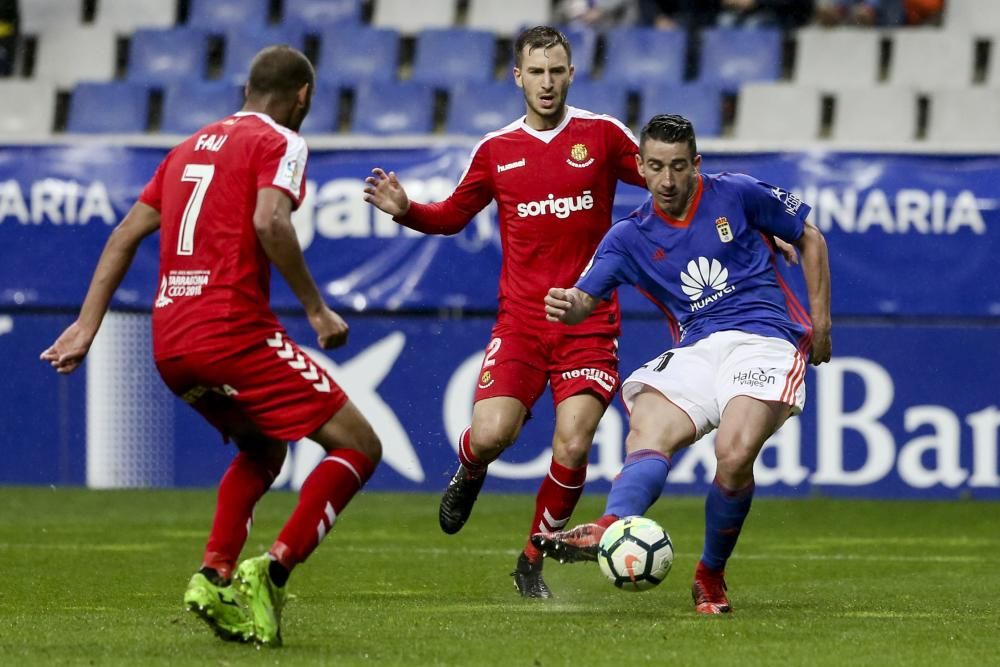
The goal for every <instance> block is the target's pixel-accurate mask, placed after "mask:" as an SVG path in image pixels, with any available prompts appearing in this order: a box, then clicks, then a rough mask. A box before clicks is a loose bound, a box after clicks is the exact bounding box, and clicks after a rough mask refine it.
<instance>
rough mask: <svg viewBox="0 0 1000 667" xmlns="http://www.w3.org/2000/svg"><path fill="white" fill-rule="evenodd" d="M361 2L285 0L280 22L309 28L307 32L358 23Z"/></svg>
mask: <svg viewBox="0 0 1000 667" xmlns="http://www.w3.org/2000/svg"><path fill="white" fill-rule="evenodd" d="M361 4H362V3H360V2H358V0H285V2H284V12H283V15H282V17H281V22H282V23H283V24H284V25H290V26H297V27H298V26H301V27H304V28H308V29H310V30H307V32H316V31H317V30H319V29H322V28H328V27H330V26H334V25H338V24H342V23H348V24H355V23H360V22H361Z"/></svg>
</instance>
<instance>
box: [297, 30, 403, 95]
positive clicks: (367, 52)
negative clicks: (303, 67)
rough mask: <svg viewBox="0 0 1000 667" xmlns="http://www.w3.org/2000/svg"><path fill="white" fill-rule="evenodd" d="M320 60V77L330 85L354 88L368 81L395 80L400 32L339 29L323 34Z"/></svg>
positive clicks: (318, 72)
mask: <svg viewBox="0 0 1000 667" xmlns="http://www.w3.org/2000/svg"><path fill="white" fill-rule="evenodd" d="M318 60H319V65H318V71H317V74H316V76H317V77H318V78H319V80H320V81H321V82H323V83H326V84H328V85H335V86H345V87H353V86H356V85H359V84H362V83H365V82H367V81H394V80H395V79H396V68H397V66H398V65H399V33H398V32H396V31H395V30H387V29H378V28H365V27H362V28H358V27H354V26H337V27H335V28H332V29H330V30H327V31H325V32H324V33H323V41H322V42H321V44H320V48H319V58H318Z"/></svg>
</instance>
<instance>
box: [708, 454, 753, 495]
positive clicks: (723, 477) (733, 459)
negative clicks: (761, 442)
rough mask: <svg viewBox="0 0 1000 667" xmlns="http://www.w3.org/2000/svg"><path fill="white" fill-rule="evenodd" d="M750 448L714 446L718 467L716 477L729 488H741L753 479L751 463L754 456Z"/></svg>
mask: <svg viewBox="0 0 1000 667" xmlns="http://www.w3.org/2000/svg"><path fill="white" fill-rule="evenodd" d="M752 452H753V450H752V448H748V447H739V446H722V447H719V446H718V445H717V446H716V459H717V461H718V467H717V469H716V477H718V479H719V482H720V483H721V484H722V485H723V486H725V487H726V488H730V489H737V488H742V487H744V486H746V485H747V484H749V483H750V482H751V481H752V480H753V464H754V460H755V459H756V457H755V456H754V455H753V453H752Z"/></svg>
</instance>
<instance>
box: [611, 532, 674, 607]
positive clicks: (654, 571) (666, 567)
mask: <svg viewBox="0 0 1000 667" xmlns="http://www.w3.org/2000/svg"><path fill="white" fill-rule="evenodd" d="M597 562H598V564H599V565H600V566H601V572H603V573H604V576H605V577H607V578H608V581H610V582H611V583H613V584H614V585H615V586H617V587H618V588H621V589H622V590H626V591H645V590H649V589H650V588H652V587H653V586H656V585H657V584H659V583H660V582H661V581H663V579H664V578H665V577H666V576H667V573H668V572H670V566H672V565H673V564H674V545H673V543H672V542H671V541H670V535H667V531H665V530H663V528H661V527H660V524H658V523H656V522H655V521H653V520H652V519H647V518H646V517H644V516H630V517H625V518H624V519H619V520H618V521H615V522H614V523H613V524H611V525H610V526H608V529H607V530H606V531H604V535H603V536H602V537H601V542H600V544H599V545H598V548H597Z"/></svg>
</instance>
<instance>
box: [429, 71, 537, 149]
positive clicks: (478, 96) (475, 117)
mask: <svg viewBox="0 0 1000 667" xmlns="http://www.w3.org/2000/svg"><path fill="white" fill-rule="evenodd" d="M523 115H524V96H523V95H522V94H521V89H520V88H518V87H517V86H516V85H514V82H513V81H488V82H485V83H470V84H465V85H461V86H456V87H454V88H452V90H451V91H450V92H449V94H448V120H447V121H446V123H445V131H446V132H448V133H449V134H467V135H470V136H482V135H484V134H486V133H488V132H493V131H495V130H499V129H500V128H501V127H504V126H505V125H508V124H509V123H511V122H513V121H515V120H517V119H518V118H520V117H521V116H523Z"/></svg>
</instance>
